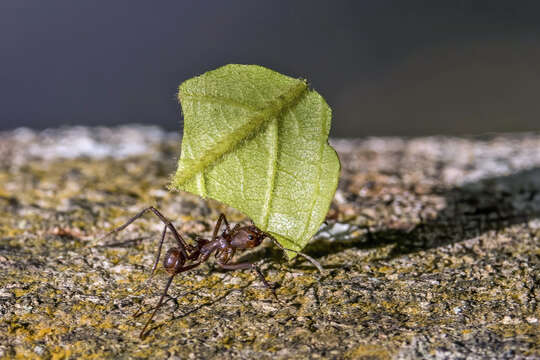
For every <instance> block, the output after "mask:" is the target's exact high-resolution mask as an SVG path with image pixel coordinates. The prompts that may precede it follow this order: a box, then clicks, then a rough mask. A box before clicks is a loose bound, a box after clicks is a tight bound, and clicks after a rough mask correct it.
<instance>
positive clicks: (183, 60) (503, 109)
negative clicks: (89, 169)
mask: <svg viewBox="0 0 540 360" xmlns="http://www.w3.org/2000/svg"><path fill="white" fill-rule="evenodd" d="M539 35H540V2H538V1H494V0H491V1H470V0H469V1H403V0H394V1H380V0H378V1H315V0H310V1H276V0H272V1H253V0H245V1H218V0H216V1H179V0H175V1H140V0H114V1H113V0H108V1H73V0H64V1H58V0H53V1H43V0H1V1H0V130H3V129H10V128H14V127H19V126H28V127H32V128H45V127H57V126H61V125H74V124H77V125H116V124H124V123H142V124H153V125H160V126H163V127H165V128H167V129H170V130H177V131H179V130H180V119H179V114H178V110H177V108H178V106H177V104H176V99H175V92H176V89H177V86H178V85H179V84H180V83H181V82H182V81H183V80H185V79H187V78H190V77H192V76H195V75H198V74H201V73H203V72H205V71H207V70H210V69H213V68H216V67H218V66H220V65H224V64H227V63H243V64H260V65H264V66H266V67H269V68H271V69H274V70H277V71H279V72H282V73H284V74H288V75H291V76H295V77H304V78H307V79H308V80H309V81H310V83H311V86H312V87H313V88H314V89H316V90H317V91H318V92H320V93H321V94H322V95H323V96H324V97H325V98H326V100H327V101H328V103H329V104H330V106H331V107H332V108H333V110H334V120H333V125H332V127H333V130H332V135H333V136H362V135H424V134H469V133H482V132H495V131H496V132H499V131H526V130H538V129H539V124H540V119H539V114H540V101H539V97H540V40H539V39H540V38H539Z"/></svg>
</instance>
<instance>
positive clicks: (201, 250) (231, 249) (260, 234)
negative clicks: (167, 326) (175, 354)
mask: <svg viewBox="0 0 540 360" xmlns="http://www.w3.org/2000/svg"><path fill="white" fill-rule="evenodd" d="M147 211H151V212H153V213H154V214H155V215H156V216H157V217H158V218H159V219H160V220H161V221H162V222H163V223H164V225H165V226H164V228H163V232H162V233H161V240H160V242H159V246H158V252H157V256H156V260H155V261H154V266H153V267H152V272H151V273H150V278H151V277H152V275H153V274H154V271H155V270H156V268H157V265H158V263H159V258H160V255H161V248H162V246H163V241H164V240H165V235H166V234H167V230H169V231H170V232H171V233H172V234H173V237H174V239H175V240H176V242H177V246H175V247H173V248H171V249H169V250H168V251H167V253H166V254H165V259H164V260H163V267H164V268H165V270H166V271H167V272H168V273H169V274H170V277H169V280H168V281H167V285H165V289H164V290H163V294H162V295H161V297H160V299H159V301H158V304H157V306H156V307H155V309H154V311H153V313H152V315H151V316H150V318H149V319H148V321H147V322H146V325H145V326H144V328H143V329H142V331H141V333H140V335H139V337H140V338H141V339H142V338H144V336H145V331H146V328H147V327H148V325H150V323H151V321H152V319H153V318H154V315H155V314H156V313H157V311H158V309H159V308H160V306H161V305H162V303H163V299H164V298H165V296H166V295H167V291H168V290H169V286H170V285H171V283H172V281H173V279H174V277H175V276H176V275H177V274H180V273H182V272H185V271H188V270H191V269H193V268H196V267H197V266H199V265H200V264H202V263H203V262H205V261H206V260H208V258H209V257H210V256H211V255H212V254H214V256H215V258H216V263H217V265H218V266H219V267H221V268H222V269H225V270H241V269H251V270H253V271H255V273H257V275H258V276H259V279H260V280H261V281H262V283H263V284H264V286H265V287H266V288H267V289H270V290H271V291H272V294H273V295H274V297H275V298H276V300H277V301H278V302H279V299H278V298H277V295H276V292H275V290H274V288H273V287H272V286H270V284H269V283H268V282H267V281H266V279H265V278H264V275H263V274H262V272H261V270H260V269H259V267H258V266H257V265H256V264H252V263H249V262H244V263H237V264H229V261H230V260H231V259H232V258H233V256H234V254H235V252H236V250H245V249H251V248H254V247H257V246H259V245H260V244H261V243H262V241H263V240H264V238H270V239H271V240H272V241H273V242H274V243H275V244H276V245H277V246H278V247H279V248H280V249H281V250H283V251H292V252H294V253H296V254H298V255H300V256H303V257H304V258H306V259H307V260H309V261H310V262H311V263H312V264H313V265H315V267H316V268H317V269H318V270H319V271H320V272H321V273H322V272H323V268H322V266H321V265H320V264H319V263H318V262H317V261H316V260H315V259H313V258H312V257H310V256H308V255H306V254H304V253H301V252H299V251H296V250H292V249H287V248H285V247H283V246H282V245H281V244H280V243H279V242H278V241H277V240H276V239H275V238H274V237H273V236H272V235H270V234H268V233H266V232H264V231H261V230H260V229H259V228H257V227H256V226H254V225H248V226H240V224H236V225H235V226H234V227H233V228H232V229H231V227H230V226H229V222H228V221H227V218H226V217H225V215H224V214H220V215H219V218H218V221H217V223H216V226H215V227H214V233H213V235H212V240H207V239H203V238H200V237H197V238H195V242H196V243H197V244H196V245H191V244H188V243H187V242H186V241H185V240H184V238H182V236H181V235H180V234H179V233H178V231H177V230H176V228H175V227H174V225H173V224H172V223H171V222H170V221H169V220H168V219H167V218H166V217H165V216H163V214H162V213H161V212H160V211H159V210H158V209H156V208H154V207H153V206H150V207H147V208H145V209H143V210H142V211H141V212H139V213H138V214H137V215H135V216H133V217H132V218H131V219H129V220H128V221H127V222H126V223H125V224H123V225H121V226H119V227H117V228H115V229H114V230H112V231H110V232H109V233H107V234H106V235H105V236H104V238H105V237H107V236H109V235H112V234H115V233H118V232H120V231H122V230H124V229H125V228H126V227H128V226H129V225H130V224H131V223H133V222H134V221H135V220H137V219H138V218H140V217H141V216H143V215H144V214H145V213H146V212H147ZM222 223H224V224H225V229H224V230H223V232H222V233H221V234H220V235H218V233H219V230H220V228H221V225H222ZM186 262H187V263H186ZM150 278H149V279H150Z"/></svg>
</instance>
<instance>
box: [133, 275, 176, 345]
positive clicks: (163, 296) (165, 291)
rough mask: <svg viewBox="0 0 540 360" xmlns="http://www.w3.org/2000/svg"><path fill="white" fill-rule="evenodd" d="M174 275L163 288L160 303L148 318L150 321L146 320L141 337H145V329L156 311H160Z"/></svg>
mask: <svg viewBox="0 0 540 360" xmlns="http://www.w3.org/2000/svg"><path fill="white" fill-rule="evenodd" d="M174 275H176V274H174ZM174 275H172V276H171V277H170V278H169V281H167V285H165V290H163V294H161V297H160V298H159V301H158V304H157V306H156V308H155V309H154V312H153V313H152V315H151V316H150V319H148V321H147V322H146V325H144V327H143V329H142V331H141V333H140V334H139V337H140V338H141V339H144V331H145V330H146V328H147V327H148V325H149V324H150V322H151V321H152V319H153V318H154V315H156V312H157V311H158V309H159V307H160V306H161V303H163V299H164V298H165V295H167V291H168V290H169V286H171V283H172V281H173V279H174Z"/></svg>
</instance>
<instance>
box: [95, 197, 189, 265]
mask: <svg viewBox="0 0 540 360" xmlns="http://www.w3.org/2000/svg"><path fill="white" fill-rule="evenodd" d="M147 211H151V212H153V213H154V215H156V216H157V217H158V218H159V219H160V220H161V221H162V222H163V224H165V226H166V227H167V228H168V229H169V230H170V231H171V233H172V234H173V235H174V238H175V239H176V241H177V242H178V245H179V246H180V251H182V253H183V255H184V256H185V257H188V253H187V252H188V251H189V250H192V247H191V246H190V245H188V244H187V243H186V241H185V240H184V239H183V238H182V236H181V235H180V234H179V233H178V231H177V230H176V228H175V227H174V225H173V224H172V223H171V222H170V221H169V219H167V218H166V217H165V216H164V215H163V214H162V213H161V212H159V210H158V209H156V208H155V207H153V206H149V207H147V208H144V209H143V210H142V211H140V212H139V213H138V214H137V215H135V216H133V217H132V218H131V219H129V220H128V221H127V222H126V223H125V224H123V225H121V226H119V227H117V228H116V229H113V230H112V231H110V232H108V233H107V234H105V236H103V237H102V239H103V238H106V237H108V236H110V235H112V234H116V233H118V232H120V231H122V230H124V229H125V228H127V227H128V226H129V225H131V224H132V223H133V222H134V221H135V220H137V219H138V218H140V217H141V216H143V215H144V214H145V213H146V212H147Z"/></svg>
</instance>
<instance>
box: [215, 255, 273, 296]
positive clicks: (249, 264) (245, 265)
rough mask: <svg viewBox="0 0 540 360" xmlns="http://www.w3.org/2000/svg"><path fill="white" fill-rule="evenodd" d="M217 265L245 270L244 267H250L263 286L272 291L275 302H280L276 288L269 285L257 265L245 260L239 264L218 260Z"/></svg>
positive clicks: (227, 268) (223, 267)
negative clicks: (223, 262) (224, 262)
mask: <svg viewBox="0 0 540 360" xmlns="http://www.w3.org/2000/svg"><path fill="white" fill-rule="evenodd" d="M218 265H219V266H220V267H221V268H222V269H225V270H245V269H250V270H253V271H255V273H256V274H257V276H258V277H259V279H260V280H261V281H262V283H263V284H264V287H265V288H267V289H269V290H270V291H272V295H274V298H275V299H276V300H277V302H279V303H281V301H280V300H279V299H278V297H277V294H276V290H275V289H274V287H273V286H271V285H270V283H269V282H268V281H266V279H265V277H264V275H263V273H262V271H261V269H260V268H259V267H258V266H257V265H255V264H252V263H247V262H246V263H240V264H221V263H219V262H218Z"/></svg>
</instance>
